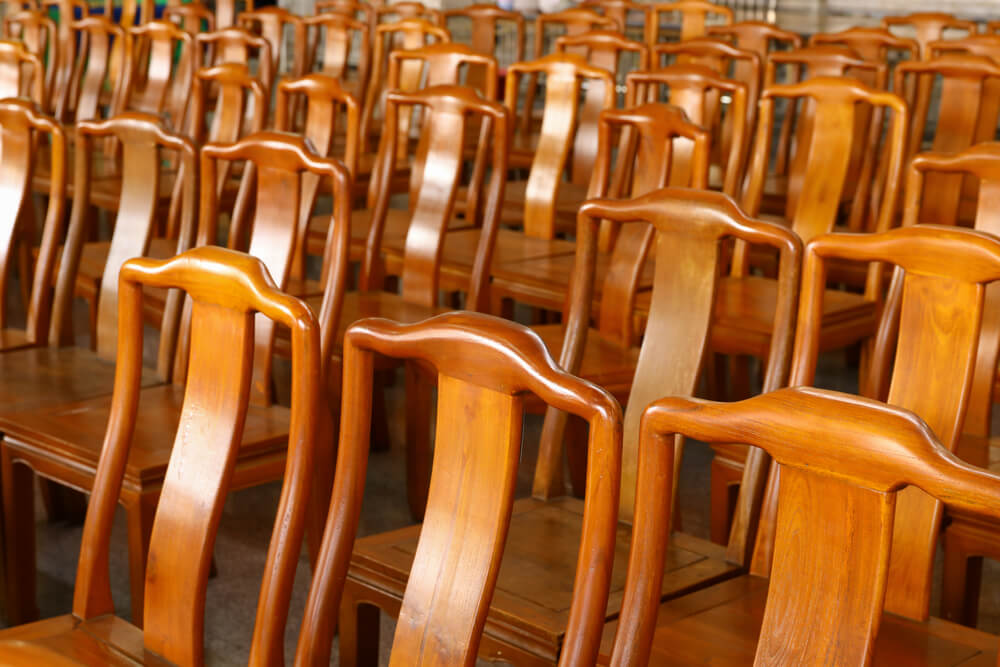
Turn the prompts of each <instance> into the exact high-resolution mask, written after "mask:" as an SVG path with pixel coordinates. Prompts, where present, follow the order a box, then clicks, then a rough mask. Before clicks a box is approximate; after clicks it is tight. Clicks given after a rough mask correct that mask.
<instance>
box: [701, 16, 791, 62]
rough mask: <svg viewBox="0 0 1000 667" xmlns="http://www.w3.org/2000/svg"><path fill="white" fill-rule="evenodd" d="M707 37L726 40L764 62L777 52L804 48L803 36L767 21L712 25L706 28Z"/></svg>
mask: <svg viewBox="0 0 1000 667" xmlns="http://www.w3.org/2000/svg"><path fill="white" fill-rule="evenodd" d="M705 35H706V36H707V37H716V38H720V39H725V40H726V41H729V42H731V43H732V44H733V46H735V47H737V48H740V49H744V50H746V51H753V52H754V53H756V54H757V55H758V56H760V59H761V61H762V62H763V61H765V60H767V57H768V56H769V55H770V54H771V53H773V52H775V51H779V50H786V51H787V50H792V49H798V48H801V47H802V36H801V35H799V34H798V33H796V32H791V31H789V30H782V29H781V28H779V27H778V26H776V25H775V24H773V23H768V22H766V21H739V22H737V23H730V24H729V25H710V26H706V28H705Z"/></svg>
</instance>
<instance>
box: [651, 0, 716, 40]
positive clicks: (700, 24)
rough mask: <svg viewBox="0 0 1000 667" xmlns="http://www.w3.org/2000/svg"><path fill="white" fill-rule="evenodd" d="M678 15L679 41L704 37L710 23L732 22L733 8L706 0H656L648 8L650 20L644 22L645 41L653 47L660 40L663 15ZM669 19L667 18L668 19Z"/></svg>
mask: <svg viewBox="0 0 1000 667" xmlns="http://www.w3.org/2000/svg"><path fill="white" fill-rule="evenodd" d="M665 16H666V17H670V16H678V17H679V18H680V20H679V21H678V24H679V25H680V30H679V33H680V41H682V42H683V41H684V40H687V39H694V38H695V37H704V36H705V33H706V31H707V30H708V26H709V24H711V23H713V22H714V23H716V24H719V23H721V24H723V25H729V24H731V23H732V22H733V10H732V9H730V8H729V7H726V6H725V5H717V4H714V3H712V2H708V1H707V0H676V1H675V2H658V3H655V4H654V5H653V7H652V9H651V10H650V15H649V18H650V21H649V23H647V24H646V42H648V43H649V47H650V48H653V46H654V45H656V43H657V42H659V41H660V33H661V32H662V22H663V19H664V17H665ZM668 20H669V19H668Z"/></svg>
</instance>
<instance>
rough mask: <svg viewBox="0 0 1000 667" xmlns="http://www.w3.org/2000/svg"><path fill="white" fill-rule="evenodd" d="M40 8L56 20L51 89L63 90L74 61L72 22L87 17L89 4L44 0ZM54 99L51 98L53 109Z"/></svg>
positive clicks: (70, 0) (80, 1) (76, 46)
mask: <svg viewBox="0 0 1000 667" xmlns="http://www.w3.org/2000/svg"><path fill="white" fill-rule="evenodd" d="M40 9H43V10H45V11H47V12H48V13H49V15H50V16H53V20H54V21H55V22H56V42H55V43H56V52H57V55H56V61H57V63H56V64H57V65H58V69H57V70H56V75H55V81H54V82H53V84H52V88H53V90H59V91H62V90H65V89H66V88H67V86H69V82H70V79H71V78H72V73H73V65H74V63H75V62H76V61H75V57H76V51H77V48H78V46H79V45H78V43H77V42H76V40H75V37H74V28H73V23H74V22H75V21H76V20H77V19H78V18H80V19H83V18H87V15H88V14H89V13H90V5H89V4H88V3H87V2H85V0H44V1H43V3H42V6H41V7H40ZM55 102H56V100H55V99H53V100H52V107H53V110H54V109H55Z"/></svg>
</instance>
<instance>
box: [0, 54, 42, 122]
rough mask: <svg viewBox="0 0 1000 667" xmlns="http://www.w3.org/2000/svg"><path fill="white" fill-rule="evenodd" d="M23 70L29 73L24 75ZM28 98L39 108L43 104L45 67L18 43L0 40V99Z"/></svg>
mask: <svg viewBox="0 0 1000 667" xmlns="http://www.w3.org/2000/svg"><path fill="white" fill-rule="evenodd" d="M25 68H27V71H28V72H30V74H29V75H26V74H25ZM3 97H29V98H31V99H32V100H34V101H35V102H36V103H37V104H38V105H39V107H40V108H42V109H44V108H46V103H45V99H46V98H45V66H44V65H42V60H41V59H40V58H39V57H38V56H37V55H35V54H34V53H32V52H31V51H29V50H28V49H27V47H26V46H25V45H24V44H23V43H22V42H20V41H15V40H9V39H4V40H0V98H3Z"/></svg>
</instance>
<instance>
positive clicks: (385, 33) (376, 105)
mask: <svg viewBox="0 0 1000 667" xmlns="http://www.w3.org/2000/svg"><path fill="white" fill-rule="evenodd" d="M450 41H451V36H450V35H449V34H448V31H447V30H446V29H444V28H442V27H440V26H438V25H435V24H433V23H430V22H428V21H426V20H423V19H415V18H411V19H402V20H401V21H397V22H396V23H389V24H385V25H378V26H376V27H375V40H374V42H373V47H372V73H371V78H370V83H369V85H368V86H366V88H365V100H364V107H363V109H362V112H361V152H362V153H369V152H371V145H372V144H371V142H372V139H373V138H374V137H376V136H377V135H378V130H377V128H378V127H379V124H380V123H381V122H382V118H381V113H382V106H383V102H384V98H385V94H386V92H387V90H388V89H387V88H386V87H385V85H384V82H385V81H386V78H387V77H388V74H389V72H388V70H389V62H390V60H391V58H390V54H391V52H393V51H396V50H407V51H411V50H413V49H419V48H421V47H423V46H427V45H428V44H434V43H442V42H445V43H447V42H450Z"/></svg>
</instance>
